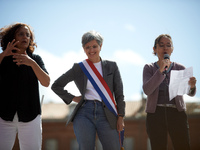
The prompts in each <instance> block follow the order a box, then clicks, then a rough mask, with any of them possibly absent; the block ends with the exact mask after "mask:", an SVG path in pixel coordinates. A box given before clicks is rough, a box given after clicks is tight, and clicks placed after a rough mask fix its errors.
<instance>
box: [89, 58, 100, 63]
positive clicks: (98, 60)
mask: <svg viewBox="0 0 200 150" xmlns="http://www.w3.org/2000/svg"><path fill="white" fill-rule="evenodd" d="M89 60H90V61H91V62H92V63H98V62H100V61H101V58H100V57H99V58H98V59H89Z"/></svg>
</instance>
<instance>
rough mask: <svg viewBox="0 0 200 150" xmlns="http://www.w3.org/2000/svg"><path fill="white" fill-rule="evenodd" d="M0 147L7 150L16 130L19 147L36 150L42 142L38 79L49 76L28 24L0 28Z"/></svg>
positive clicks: (43, 81)
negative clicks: (36, 52)
mask: <svg viewBox="0 0 200 150" xmlns="http://www.w3.org/2000/svg"><path fill="white" fill-rule="evenodd" d="M0 40H1V47H2V50H3V51H2V52H1V53H0V97H1V98H0V99H1V100H0V133H1V134H0V149H5V150H11V149H12V147H13V145H14V142H15V137H16V133H18V139H19V144H20V149H21V150H27V149H29V150H40V149H41V143H42V126H41V116H40V115H41V106H40V98H39V87H38V86H39V85H38V80H39V82H40V83H41V84H42V85H43V86H45V87H48V86H49V83H50V77H49V75H48V72H47V70H46V68H45V65H44V63H43V61H42V59H41V57H40V56H39V55H36V54H33V52H34V49H35V47H36V46H37V45H36V43H35V42H34V35H33V31H32V30H31V27H30V26H29V25H27V24H24V23H15V24H12V25H9V26H6V27H4V28H1V29H0Z"/></svg>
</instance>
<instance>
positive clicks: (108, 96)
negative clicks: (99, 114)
mask: <svg viewBox="0 0 200 150" xmlns="http://www.w3.org/2000/svg"><path fill="white" fill-rule="evenodd" d="M79 66H80V67H81V69H82V70H83V72H84V73H85V75H86V76H87V78H88V79H89V80H90V82H91V84H92V85H93V87H94V88H95V90H96V91H97V93H98V94H99V95H100V97H101V98H102V100H103V101H104V103H105V105H106V106H107V107H108V109H109V110H110V111H111V112H113V113H114V115H115V116H117V115H118V112H117V106H116V102H115V100H114V97H113V95H112V93H111V91H110V88H109V87H108V85H107V83H106V81H105V80H104V79H103V77H102V75H101V74H100V73H99V71H98V70H97V68H96V67H95V66H94V64H93V63H92V62H91V61H90V60H89V59H86V60H84V61H83V62H80V63H79ZM119 141H120V146H121V150H123V149H124V148H123V141H124V129H123V130H122V131H121V132H119Z"/></svg>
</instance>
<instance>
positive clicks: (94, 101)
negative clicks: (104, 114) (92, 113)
mask: <svg viewBox="0 0 200 150" xmlns="http://www.w3.org/2000/svg"><path fill="white" fill-rule="evenodd" d="M84 101H85V103H100V104H101V101H99V100H96V99H94V100H87V99H85V100H84Z"/></svg>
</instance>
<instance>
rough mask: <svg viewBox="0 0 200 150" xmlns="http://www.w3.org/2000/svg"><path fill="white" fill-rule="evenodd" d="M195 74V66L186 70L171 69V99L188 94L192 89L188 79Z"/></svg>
mask: <svg viewBox="0 0 200 150" xmlns="http://www.w3.org/2000/svg"><path fill="white" fill-rule="evenodd" d="M192 76H193V67H190V68H186V69H185V70H171V76H170V83H169V99H170V100H172V99H173V98H174V97H176V96H177V95H184V94H187V93H188V92H189V90H190V86H189V84H188V81H189V79H190V77H192Z"/></svg>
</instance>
